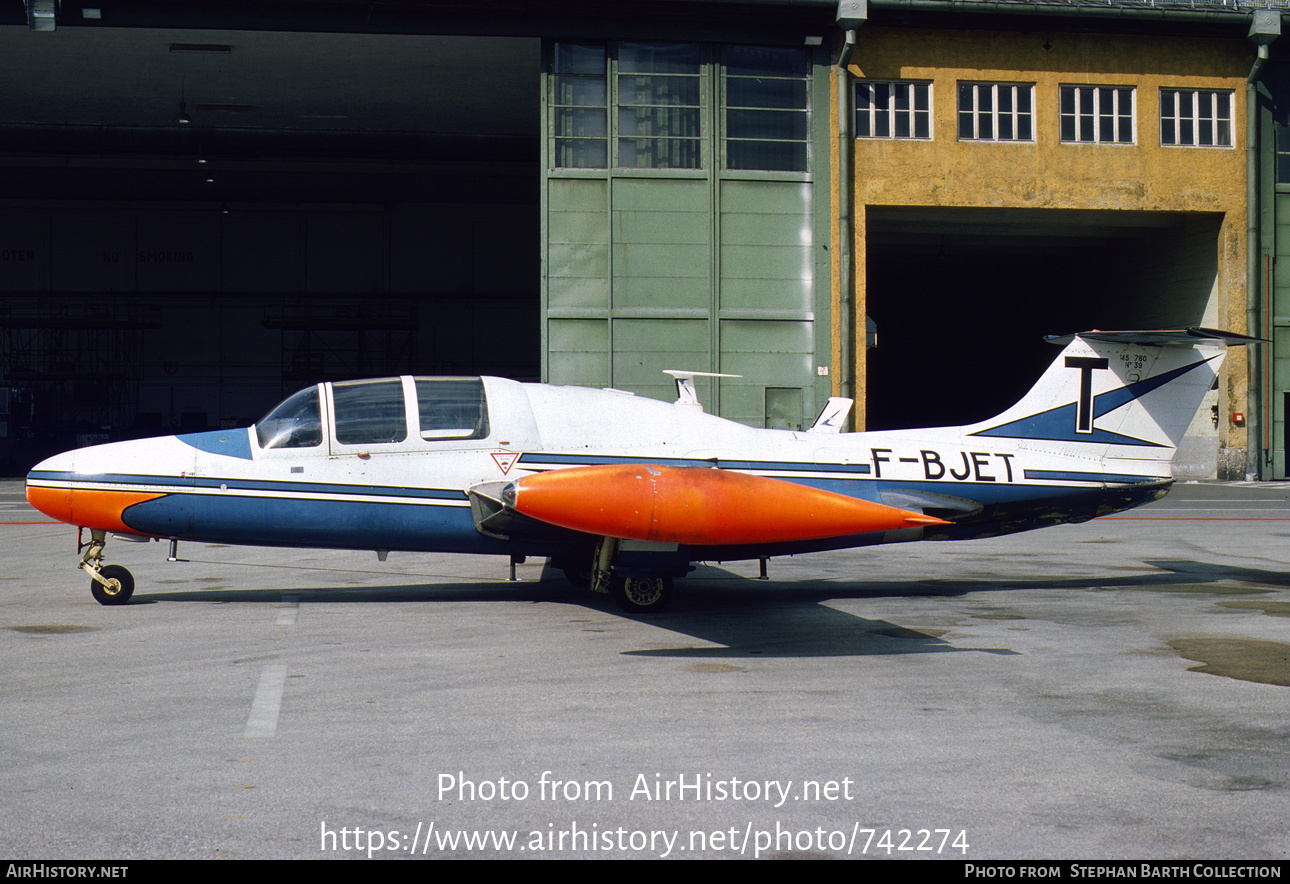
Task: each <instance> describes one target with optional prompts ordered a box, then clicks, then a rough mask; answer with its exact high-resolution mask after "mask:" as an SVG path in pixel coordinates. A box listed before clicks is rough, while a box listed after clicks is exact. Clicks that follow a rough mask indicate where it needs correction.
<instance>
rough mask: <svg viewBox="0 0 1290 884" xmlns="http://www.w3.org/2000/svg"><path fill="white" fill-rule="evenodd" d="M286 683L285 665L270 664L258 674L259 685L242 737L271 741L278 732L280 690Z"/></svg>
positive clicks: (280, 705)
mask: <svg viewBox="0 0 1290 884" xmlns="http://www.w3.org/2000/svg"><path fill="white" fill-rule="evenodd" d="M286 683H287V664H285V663H270V664H269V665H268V666H265V667H264V669H263V670H261V672H260V684H259V686H258V687H256V689H255V699H254V700H252V701H251V717H250V718H248V719H247V720H246V730H245V731H244V732H243V734H242V736H244V737H246V739H248V740H271V739H273V735H274V734H276V733H277V732H278V712H279V711H280V710H281V709H282V689H283V687H284V686H285V685H286Z"/></svg>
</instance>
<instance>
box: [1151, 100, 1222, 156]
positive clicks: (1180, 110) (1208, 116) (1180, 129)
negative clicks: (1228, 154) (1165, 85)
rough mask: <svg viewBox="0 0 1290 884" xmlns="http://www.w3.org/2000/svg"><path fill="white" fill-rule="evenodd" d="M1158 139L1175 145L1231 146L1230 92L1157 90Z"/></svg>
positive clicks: (1165, 143)
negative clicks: (1158, 111) (1158, 105)
mask: <svg viewBox="0 0 1290 884" xmlns="http://www.w3.org/2000/svg"><path fill="white" fill-rule="evenodd" d="M1160 143H1161V144H1164V145H1175V146H1179V147H1231V146H1232V93H1231V92H1214V91H1209V90H1205V89H1161V90H1160Z"/></svg>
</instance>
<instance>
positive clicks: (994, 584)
mask: <svg viewBox="0 0 1290 884" xmlns="http://www.w3.org/2000/svg"><path fill="white" fill-rule="evenodd" d="M1147 564H1148V565H1150V566H1151V567H1154V568H1158V569H1160V570H1159V571H1156V572H1153V573H1144V574H1116V575H1111V576H1106V577H1092V578H1089V577H1076V576H1071V577H1053V578H1038V579H1035V578H1026V579H981V578H962V579H957V578H949V579H937V580H917V579H910V580H891V579H887V580H882V581H878V582H868V583H860V582H859V581H857V582H856V583H845V582H841V581H839V580H837V579H828V580H823V579H806V580H798V581H783V582H777V581H761V580H756V579H752V578H747V577H741V576H738V575H735V574H732V573H730V572H728V571H725V570H724V569H721V568H717V567H712V566H703V567H701V568H699V569H698V570H697V571H696V572H695V574H694V575H692V576H691V577H690V578H687V579H686V580H685V581H683V582H682V583H681V585H680V587H678V591H677V593H676V596H675V598H674V601H673V606H672V608H671V609H669V610H668V611H665V612H663V613H660V614H652V615H628V614H625V613H623V612H621V611H620V610H618V608H617V606H616V605H615V604H614V603H613V601H612V600H611V599H609V598H608V597H606V596H598V595H593V594H591V593H588V592H586V591H584V590H579V589H576V588H574V587H572V586H570V585H569V584H568V583H567V582H566V581H565V580H564V579H563V577H562V576H560V575H559V574H558V573H556V572H553V571H552V569H550V568H549V567H548V568H547V569H545V570H544V572H543V578H542V579H541V580H540V581H531V580H530V581H518V582H514V583H511V582H499V581H488V582H479V581H470V580H463V581H462V582H460V583H435V584H410V585H402V586H399V585H387V586H351V587H345V586H321V587H299V588H288V589H283V588H273V589H250V588H248V589H230V588H220V587H211V588H208V589H182V590H180V589H176V590H169V591H165V590H163V591H161V592H146V591H145V592H144V593H141V594H140V595H136V596H135V598H134V599H133V600H132V602H131V603H132V604H155V603H158V602H205V603H207V604H210V603H261V604H282V602H283V600H284V598H286V599H289V600H291V601H299V602H301V603H305V604H327V603H342V604H354V603H365V604H373V603H375V604H388V603H399V602H402V603H406V602H436V603H445V602H474V603H479V602H512V603H513V602H529V603H533V604H542V603H556V604H570V605H580V606H583V607H585V608H588V609H591V610H595V611H597V612H599V613H600V614H603V615H607V616H612V617H620V618H624V619H629V620H635V621H637V622H640V623H644V624H648V625H650V626H655V627H658V628H660V629H664V630H668V631H670V632H675V633H681V634H684V635H688V636H691V637H693V638H695V639H698V640H700V641H703V642H709V643H711V644H712V645H717V647H712V646H704V647H676V648H652V649H646V650H630V651H623V652H621V653H623V654H625V655H629V656H641V657H682V658H692V659H697V660H704V659H731V658H736V659H737V658H757V657H762V658H767V657H770V658H775V657H832V656H878V655H888V654H926V653H946V652H968V651H976V652H984V653H994V654H1012V653H1014V652H1013V651H1010V650H1008V649H1002V648H969V647H958V646H955V645H954V644H953V643H952V640H947V639H946V638H944V637H942V635H943V634H944V633H941V634H937V633H938V632H939V631H938V630H928V631H926V632H924V631H919V630H916V629H910V628H906V627H903V626H899V625H896V624H893V623H890V622H887V621H883V620H869V619H866V618H863V617H859V616H856V615H854V614H851V613H848V612H846V611H841V610H838V609H837V608H835V607H832V606H830V605H828V604H826V603H827V602H830V601H840V600H847V599H860V600H863V599H883V598H909V597H920V596H922V597H929V598H936V597H960V596H964V595H968V594H971V593H974V592H985V591H989V592H1000V591H1021V590H1031V591H1036V590H1038V591H1044V590H1062V589H1071V590H1078V589H1084V590H1087V589H1132V588H1138V589H1154V590H1159V591H1168V590H1169V588H1170V587H1171V586H1178V587H1179V588H1180V589H1181V588H1182V587H1194V586H1195V585H1196V584H1206V583H1214V584H1219V583H1223V584H1228V583H1231V582H1237V583H1254V584H1263V585H1265V586H1267V585H1271V586H1290V575H1287V574H1284V573H1281V572H1275V571H1266V570H1260V569H1250V568H1237V567H1230V566H1224V565H1213V564H1208V563H1201V562H1191V561H1182V560H1160V561H1152V562H1148V563H1147ZM1250 591H1254V592H1257V591H1259V590H1258V589H1257V588H1256V587H1251V590H1250Z"/></svg>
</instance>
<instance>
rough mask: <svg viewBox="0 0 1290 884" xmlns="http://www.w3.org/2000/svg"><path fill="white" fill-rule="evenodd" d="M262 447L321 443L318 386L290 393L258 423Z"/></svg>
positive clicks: (307, 445) (290, 446) (257, 435)
mask: <svg viewBox="0 0 1290 884" xmlns="http://www.w3.org/2000/svg"><path fill="white" fill-rule="evenodd" d="M255 435H256V438H258V439H259V440H260V448H314V447H316V446H318V445H321V444H322V439H323V433H322V412H321V411H320V410H319V407H318V388H317V387H309V388H307V389H304V390H301V391H300V392H299V393H296V394H295V395H293V396H291V397H290V398H288V399H287V400H285V401H284V402H282V403H281V404H279V405H278V406H277V407H276V408H274V409H273V410H272V411H270V412H269V413H268V414H267V415H265V416H264V418H263V419H261V420H260V421H259V422H258V423H257V424H256V425H255Z"/></svg>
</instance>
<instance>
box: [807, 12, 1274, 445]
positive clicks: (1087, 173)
mask: <svg viewBox="0 0 1290 884" xmlns="http://www.w3.org/2000/svg"><path fill="white" fill-rule="evenodd" d="M1046 47H1047V48H1046ZM1253 58H1254V50H1253V46H1252V44H1250V43H1249V42H1247V41H1243V40H1233V39H1206V38H1197V37H1187V38H1183V37H1165V36H1158V35H1145V36H1138V35H1115V34H1090V33H1061V32H1053V31H1032V32H1024V31H1010V32H991V31H971V30H955V31H940V30H933V29H921V28H892V27H882V26H871V25H866V26H865V27H864V28H862V29H861V30H860V31H859V32H858V34H857V43H856V47H855V52H854V54H853V56H852V59H851V66H850V73H851V76H852V77H853V78H854V79H858V80H882V81H887V80H913V81H923V82H930V83H931V84H932V139H931V140H930V141H915V140H893V139H878V138H857V139H854V140H853V142H852V145H853V149H854V156H853V161H854V170H855V171H854V173H853V182H854V219H855V243H854V256H855V257H854V262H853V264H854V267H855V276H856V302H857V303H856V311H855V312H856V327H857V335H858V338H859V340H858V341H857V342H856V345H855V349H854V351H853V352H855V353H856V354H857V356H858V359H857V362H858V364H857V366H856V394H857V408H858V409H859V410H858V415H857V416H858V421H857V429H862V428H863V415H864V411H863V402H864V391H865V379H864V355H863V354H864V339H863V335H864V319H863V318H864V315H865V291H864V286H865V273H864V268H865V241H866V237H865V208H866V207H867V206H871V205H872V206H932V207H980V206H985V207H998V208H1033V209H1102V210H1127V211H1159V212H1193V211H1194V212H1209V213H1222V216H1223V222H1222V227H1221V231H1220V235H1219V245H1218V248H1219V251H1220V254H1219V256H1218V268H1219V274H1218V276H1219V278H1218V288H1219V292H1218V300H1219V305H1218V306H1219V322H1220V324H1222V325H1224V326H1225V327H1227V328H1228V329H1231V330H1234V331H1241V332H1243V331H1244V330H1245V245H1244V241H1245V225H1246V219H1245V150H1244V148H1245V78H1246V76H1247V74H1248V72H1249V70H1250V67H1251V65H1252V63H1253ZM960 81H963V82H999V83H1034V84H1035V90H1034V125H1033V127H1034V141H1033V142H1032V143H1007V142H975V141H959V140H958V124H957V111H958V106H957V104H958V90H957V86H958V83H959V82H960ZM1072 84H1074V85H1081V84H1088V85H1097V86H1133V87H1136V99H1135V104H1136V143H1135V144H1132V145H1121V144H1063V143H1062V142H1061V141H1060V130H1059V118H1058V110H1059V87H1060V86H1062V85H1072ZM1162 87H1167V88H1189V89H1223V90H1231V91H1232V92H1233V93H1234V102H1233V118H1232V128H1233V145H1232V146H1231V147H1228V148H1199V147H1164V146H1161V144H1160V115H1159V103H1160V89H1161V88H1162ZM834 88H835V89H836V80H835V86H834ZM832 113H833V114H834V117H835V118H834V120H833V122H834V125H836V102H835V103H834V111H833V112H832ZM835 152H836V147H835ZM834 159H835V162H836V156H835V157H834ZM835 198H836V195H835ZM835 236H836V234H835ZM835 245H836V244H835ZM835 269H836V268H835ZM835 280H836V273H835ZM836 291H837V285H836V284H835V299H836V296H837V295H836ZM834 306H835V310H834V316H835V317H836V316H837V315H838V312H837V310H836V306H837V304H836V301H835V305H834ZM837 332H838V329H837V327H836V324H835V336H834V340H835V341H836V340H837ZM834 355H835V360H836V358H837V356H838V353H837V352H836V351H835V354H834ZM1227 375H1228V378H1229V381H1228V384H1227V397H1228V399H1229V400H1230V401H1232V402H1237V403H1242V404H1241V407H1238V408H1235V409H1233V408H1228V407H1226V406H1225V407H1224V411H1225V412H1226V411H1231V410H1240V411H1244V410H1247V409H1246V408H1245V407H1244V405H1243V403H1244V401H1245V395H1246V390H1247V384H1246V367H1245V360H1244V353H1243V352H1241V351H1240V350H1239V349H1238V350H1236V351H1234V352H1233V353H1232V354H1231V358H1230V359H1229V363H1228V371H1227ZM1243 436H1244V431H1243V430H1235V429H1234V428H1233V434H1232V438H1230V439H1227V438H1224V439H1222V440H1221V444H1223V445H1224V446H1243V445H1244V444H1245V441H1244V438H1243Z"/></svg>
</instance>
